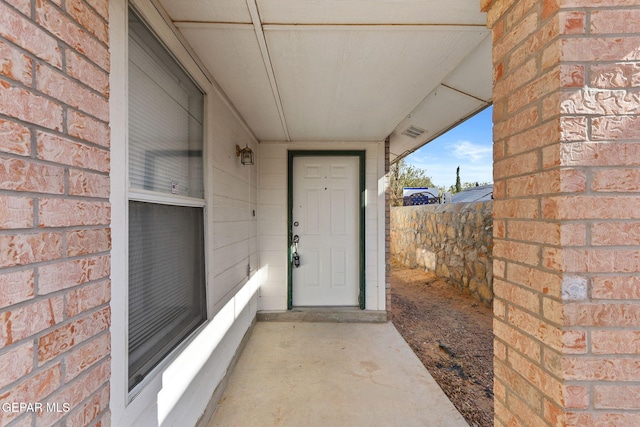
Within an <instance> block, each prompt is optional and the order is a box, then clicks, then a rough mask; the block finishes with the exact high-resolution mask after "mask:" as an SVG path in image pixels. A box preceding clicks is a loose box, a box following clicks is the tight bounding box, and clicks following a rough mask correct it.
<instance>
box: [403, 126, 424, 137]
mask: <svg viewBox="0 0 640 427" xmlns="http://www.w3.org/2000/svg"><path fill="white" fill-rule="evenodd" d="M423 133H424V129H420V128H417V127H415V126H409V127H408V128H407V129H406V130H405V131H404V132H402V134H403V135H407V136H408V137H411V138H417V137H419V136H420V135H422V134H423Z"/></svg>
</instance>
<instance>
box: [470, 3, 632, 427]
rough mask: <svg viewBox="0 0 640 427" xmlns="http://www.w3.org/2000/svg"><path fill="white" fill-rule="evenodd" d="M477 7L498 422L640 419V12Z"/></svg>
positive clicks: (576, 6)
mask: <svg viewBox="0 0 640 427" xmlns="http://www.w3.org/2000/svg"><path fill="white" fill-rule="evenodd" d="M482 6H483V7H484V8H485V10H487V11H488V23H489V26H490V27H491V28H492V30H493V41H494V45H493V63H494V92H493V93H494V98H493V100H494V123H495V126H494V141H495V144H494V160H495V166H494V179H495V187H494V197H495V204H494V241H495V246H494V257H495V261H494V287H495V300H494V312H495V326H494V332H495V335H496V340H495V346H494V348H495V364H494V366H495V378H496V381H495V409H496V411H495V413H496V419H495V421H496V426H505V425H528V426H546V425H553V426H556V425H570V426H586V425H615V426H637V425H640V412H639V410H640V403H639V402H640V399H639V398H638V397H639V396H640V386H638V384H639V383H638V381H640V356H639V353H640V346H639V345H637V343H638V337H640V334H639V333H638V325H639V324H640V292H639V291H638V290H639V289H640V280H639V279H638V272H639V271H640V238H639V237H638V236H640V234H639V231H638V230H640V197H639V196H640V185H639V184H638V183H639V182H640V179H639V178H640V168H639V167H640V156H639V154H640V117H638V113H639V112H640V102H639V101H640V96H639V92H638V87H639V81H640V80H639V79H638V75H639V72H638V69H639V65H640V62H638V61H639V60H640V55H639V54H638V46H639V45H640V36H639V35H638V33H640V26H638V24H637V23H638V19H639V18H640V7H639V6H638V5H637V2H625V1H616V0H602V1H593V0H590V1H587V0H564V1H559V0H555V1H553V0H544V1H542V0H537V1H535V0H504V1H492V0H483V1H482Z"/></svg>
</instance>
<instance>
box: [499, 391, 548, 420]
mask: <svg viewBox="0 0 640 427" xmlns="http://www.w3.org/2000/svg"><path fill="white" fill-rule="evenodd" d="M508 406H509V409H510V410H511V411H512V412H513V413H514V414H516V416H517V417H519V418H520V420H522V422H523V423H525V425H526V426H528V427H548V424H547V423H546V422H545V421H544V420H543V419H542V418H541V417H540V415H539V414H538V413H536V412H534V411H532V410H531V408H530V407H529V406H528V405H527V403H525V402H523V401H522V400H521V399H519V398H517V397H514V396H513V395H512V396H511V398H510V399H509V401H508Z"/></svg>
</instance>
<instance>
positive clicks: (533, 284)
mask: <svg viewBox="0 0 640 427" xmlns="http://www.w3.org/2000/svg"><path fill="white" fill-rule="evenodd" d="M507 279H508V280H509V281H511V282H514V283H518V284H520V285H523V286H527V287H529V288H531V289H533V290H535V291H537V292H539V293H541V294H543V295H549V296H551V297H555V298H560V297H561V295H562V277H561V276H560V275H558V274H553V273H551V272H546V271H542V270H538V269H537V268H531V267H526V266H523V265H519V264H513V263H511V262H510V263H508V264H507Z"/></svg>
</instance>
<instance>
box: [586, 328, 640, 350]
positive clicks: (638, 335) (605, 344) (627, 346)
mask: <svg viewBox="0 0 640 427" xmlns="http://www.w3.org/2000/svg"><path fill="white" fill-rule="evenodd" d="M591 352H592V353H593V354H639V353H640V331H638V330H623V331H612V330H606V331H592V332H591Z"/></svg>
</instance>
